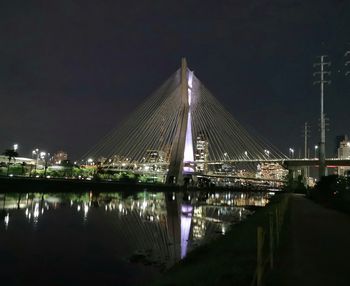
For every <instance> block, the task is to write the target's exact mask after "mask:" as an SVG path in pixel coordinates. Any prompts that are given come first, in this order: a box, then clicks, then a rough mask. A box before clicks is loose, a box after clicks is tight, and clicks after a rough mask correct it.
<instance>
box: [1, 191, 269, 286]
mask: <svg viewBox="0 0 350 286" xmlns="http://www.w3.org/2000/svg"><path fill="white" fill-rule="evenodd" d="M268 200H269V195H268V194H263V193H230V192H226V193H212V194H211V193H210V194H209V193H186V194H184V193H176V194H175V193H159V192H158V193H151V192H141V193H134V194H132V195H125V194H124V193H99V194H94V193H92V192H90V193H81V194H74V193H69V194H68V193H67V194H0V212H1V217H0V218H1V219H2V221H3V223H2V224H0V254H1V251H5V250H4V249H2V248H4V247H5V245H11V243H12V241H16V243H17V246H18V244H20V245H21V244H22V246H21V247H20V248H23V247H25V246H28V244H27V238H28V237H30V239H31V243H32V244H31V245H34V246H33V247H34V248H35V247H38V246H36V245H37V243H38V242H40V243H41V249H45V253H41V252H40V251H39V254H37V253H36V255H37V259H38V260H40V259H42V258H40V257H41V256H40V255H42V256H43V257H44V256H45V255H50V251H51V248H50V247H49V245H50V243H53V241H54V243H56V244H57V243H58V244H59V245H60V249H62V250H64V249H65V248H68V249H71V253H70V254H69V253H56V252H55V253H54V255H56V256H58V258H59V259H58V260H57V261H58V262H57V261H54V262H53V264H54V265H51V266H52V267H58V268H60V267H61V265H60V263H64V261H67V260H68V259H70V258H67V257H68V256H69V255H71V254H73V253H74V254H75V255H76V256H78V255H79V253H81V252H84V251H85V252H84V257H86V259H87V260H89V261H90V262H91V263H92V264H94V263H98V262H97V261H99V260H100V257H103V258H105V260H106V259H107V258H108V259H107V260H108V261H110V263H112V264H113V261H114V260H115V261H117V262H118V263H122V264H123V265H124V267H126V269H129V268H130V269H131V268H132V271H134V272H137V273H138V274H139V275H136V276H138V277H139V279H141V278H142V277H143V276H142V275H146V276H147V275H150V276H152V275H153V274H154V273H158V272H159V271H161V270H164V269H167V268H169V267H171V266H172V265H173V264H174V263H176V262H177V261H179V260H180V259H182V258H183V257H185V256H186V254H187V253H188V252H189V251H191V250H192V249H194V248H195V247H197V246H199V245H201V244H203V243H206V242H208V241H210V240H212V239H214V238H215V237H217V236H219V235H224V234H225V233H226V232H227V231H228V230H229V228H230V226H231V225H232V224H234V223H237V222H240V221H241V220H244V219H245V218H246V216H247V215H249V214H251V213H252V211H251V210H250V209H249V208H247V207H248V206H265V205H266V203H267V202H268ZM33 233H34V234H33ZM68 234H69V240H68V241H67V235H68ZM47 237H50V238H51V239H53V241H47V240H46V239H47ZM79 240H83V241H85V240H87V241H88V242H87V244H88V246H89V245H98V251H97V252H94V250H93V247H92V248H91V251H90V249H89V247H88V246H87V247H86V245H85V246H83V245H80V244H79ZM46 244H48V245H46ZM69 244H73V245H74V248H73V246H72V245H69ZM17 246H11V249H13V250H14V251H15V252H16V249H17ZM68 246H69V247H68ZM79 248H81V250H79ZM5 252H6V251H5ZM30 254H32V252H31V251H29V250H26V251H24V253H23V254H15V255H16V257H19V258H21V257H22V256H25V255H30ZM90 256H92V258H91V257H90ZM26 260H27V259H24V261H26ZM29 260H30V259H29ZM31 261H32V263H33V264H34V265H35V264H36V263H38V262H37V261H35V259H34V260H31ZM60 261H61V262H60ZM117 262H116V263H117ZM135 265H137V266H135ZM13 266H14V265H13ZM48 267H49V266H48ZM101 267H102V266H101ZM142 267H143V268H145V267H146V268H147V271H146V272H147V273H146V272H145V271H144V270H142V269H141V268H142ZM149 269H152V271H153V272H152V271H148V270H149ZM81 271H82V272H84V271H85V268H83V269H81ZM152 273H153V274H152ZM0 274H1V270H0ZM109 274H110V273H109ZM90 275H91V273H90ZM118 275H124V274H123V273H119V274H118ZM154 275H156V274H154ZM69 279H71V278H69ZM123 279H124V280H123V281H124V285H128V284H129V285H132V284H134V283H136V282H137V280H135V279H134V280H133V279H131V278H130V279H129V278H125V277H124V278H123ZM79 281H80V280H79ZM105 283H107V284H108V281H105Z"/></svg>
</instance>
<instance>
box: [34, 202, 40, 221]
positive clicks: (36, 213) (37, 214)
mask: <svg viewBox="0 0 350 286" xmlns="http://www.w3.org/2000/svg"><path fill="white" fill-rule="evenodd" d="M33 215H34V218H37V217H38V216H39V204H38V203H36V204H35V207H34V213H33Z"/></svg>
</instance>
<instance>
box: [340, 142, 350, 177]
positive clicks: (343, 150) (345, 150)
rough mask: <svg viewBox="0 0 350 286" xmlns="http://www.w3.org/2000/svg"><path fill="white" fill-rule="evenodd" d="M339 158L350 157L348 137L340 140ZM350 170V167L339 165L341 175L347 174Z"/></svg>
mask: <svg viewBox="0 0 350 286" xmlns="http://www.w3.org/2000/svg"><path fill="white" fill-rule="evenodd" d="M338 158H339V159H350V141H349V140H348V137H347V136H345V139H344V140H342V141H340V142H339V147H338ZM349 171H350V167H338V174H339V175H341V176H344V175H346V174H347V173H348V172H349Z"/></svg>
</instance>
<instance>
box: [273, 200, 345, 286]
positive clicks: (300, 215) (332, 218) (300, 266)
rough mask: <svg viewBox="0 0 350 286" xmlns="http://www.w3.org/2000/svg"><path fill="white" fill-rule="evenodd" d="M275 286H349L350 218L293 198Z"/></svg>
mask: <svg viewBox="0 0 350 286" xmlns="http://www.w3.org/2000/svg"><path fill="white" fill-rule="evenodd" d="M290 207H291V212H290V221H289V222H287V223H288V224H289V225H288V229H289V233H288V235H286V238H285V239H284V246H283V247H282V249H281V252H280V258H279V263H278V266H277V269H276V272H275V277H274V279H273V280H274V281H273V283H269V284H273V285H286V286H289V285H293V286H295V285H297V286H303V285H307V286H312V285H317V286H322V285H327V286H333V285H336V286H338V285H339V286H342V285H347V286H349V285H350V216H349V215H346V214H342V213H339V212H336V211H334V210H330V209H326V208H324V207H322V206H320V205H318V204H316V203H314V202H312V201H310V200H308V199H306V198H305V197H303V196H301V195H293V197H292V198H291V205H290Z"/></svg>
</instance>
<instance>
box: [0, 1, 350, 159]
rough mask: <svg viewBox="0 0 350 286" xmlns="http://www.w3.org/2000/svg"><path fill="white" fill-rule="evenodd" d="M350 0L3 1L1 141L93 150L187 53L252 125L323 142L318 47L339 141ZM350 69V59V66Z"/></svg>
mask: <svg viewBox="0 0 350 286" xmlns="http://www.w3.org/2000/svg"><path fill="white" fill-rule="evenodd" d="M349 43H350V1H349V0H332V1H331V0H308V1H305V0H284V1H282V0H254V1H250V0H240V1H237V0H232V1H213V0H211V1H208V0H201V1H189V0H188V1H179V0H177V1H164V0H162V1H155V0H149V1H142V0H138V1H130V0H129V1H115V0H111V1H101V0H100V1H97V0H96V1H88V0H84V1H72V0H59V1H58V0H57V1H47V0H41V1H26V0H23V1H18V0H11V1H4V0H2V1H0V99H1V101H0V102H1V107H0V108H1V109H0V110H1V112H0V122H1V132H0V149H1V150H4V149H5V148H8V147H11V146H12V144H13V143H18V144H20V150H19V151H20V153H21V155H28V154H29V153H30V152H31V150H32V149H33V148H35V147H39V148H42V149H45V150H46V151H51V152H54V151H57V150H58V149H64V150H67V151H68V152H69V154H70V155H71V157H72V158H77V157H79V156H81V155H82V154H84V153H85V152H86V151H88V150H89V149H90V148H91V147H92V146H93V145H94V144H95V143H96V142H97V141H98V140H99V138H101V137H102V136H103V135H105V134H106V133H107V132H108V131H109V130H110V129H112V128H114V127H116V126H117V125H118V124H119V123H120V121H121V120H122V119H124V118H125V117H126V116H128V114H129V113H130V112H131V111H132V110H133V109H134V108H135V106H137V104H138V103H140V102H141V101H142V100H143V99H144V98H145V97H146V96H148V95H149V94H150V93H151V92H152V91H154V90H155V89H156V88H157V87H158V86H159V85H160V84H161V83H162V82H163V81H164V80H165V79H166V78H167V77H168V76H170V75H171V74H172V73H173V72H174V71H175V70H176V69H177V68H178V67H179V65H180V59H181V57H182V56H186V57H187V60H188V63H189V67H190V68H191V69H192V70H194V71H195V74H196V75H197V77H198V78H199V79H200V80H201V81H202V82H203V83H204V84H205V85H206V86H207V87H208V88H209V89H210V90H211V91H212V93H213V94H214V95H215V96H216V97H217V98H218V99H219V101H221V102H222V103H223V104H224V105H225V106H226V107H227V109H228V110H229V111H230V112H231V113H232V114H233V116H234V117H235V118H236V119H237V120H238V121H240V122H241V123H242V124H243V125H246V126H251V127H252V128H253V129H255V130H256V131H257V133H259V134H260V135H262V136H263V137H264V138H267V139H268V140H269V141H270V142H271V143H273V144H274V145H275V146H277V147H278V148H279V149H280V150H281V151H283V152H286V153H287V150H288V148H289V147H290V146H293V147H295V149H296V150H298V149H299V148H302V137H301V130H302V125H303V124H304V122H305V121H309V122H310V124H311V127H312V137H311V138H310V140H311V143H312V146H313V145H314V144H315V143H316V142H318V139H317V138H318V137H317V136H318V117H319V88H318V87H316V86H313V85H312V81H313V78H312V73H313V67H312V64H313V62H314V61H315V60H316V56H318V55H321V54H328V55H329V56H330V59H331V60H332V72H333V74H332V85H331V86H330V87H327V89H326V113H327V116H328V117H329V118H330V132H329V133H328V140H329V144H328V146H329V151H333V150H332V149H333V145H334V143H333V141H334V137H335V135H337V134H344V133H350V124H349V122H350V120H349V106H350V76H349V77H348V78H347V79H346V78H345V76H344V57H343V55H344V53H345V51H346V50H350V45H349ZM349 69H350V68H349Z"/></svg>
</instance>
